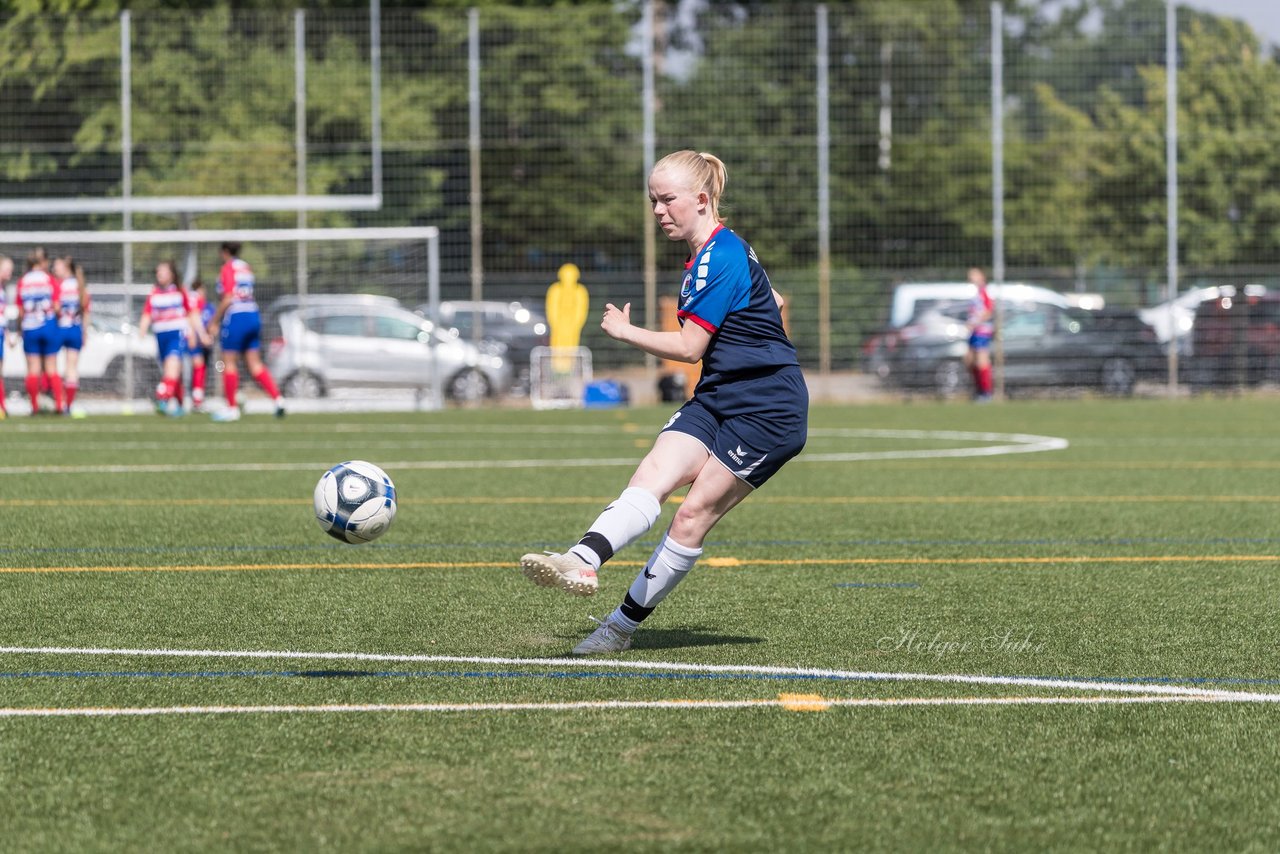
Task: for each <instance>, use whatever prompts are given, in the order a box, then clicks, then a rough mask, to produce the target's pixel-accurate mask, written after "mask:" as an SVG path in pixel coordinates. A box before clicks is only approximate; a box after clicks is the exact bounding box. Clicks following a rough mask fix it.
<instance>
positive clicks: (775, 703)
mask: <svg viewBox="0 0 1280 854" xmlns="http://www.w3.org/2000/svg"><path fill="white" fill-rule="evenodd" d="M1217 702H1240V701H1229V700H1220V699H1218V698H1215V697H1189V696H1172V697H1171V696H1166V695H1148V694H1144V695H1139V696H1136V697H906V698H902V699H896V700H895V699H887V698H885V699H881V698H848V699H836V698H823V699H822V701H821V705H822V706H824V707H835V706H846V707H855V706H861V707H868V706H871V707H876V706H1029V705H1035V706H1061V705H1122V704H1136V703H1217ZM793 705H794V701H792V700H783V699H777V700H774V699H761V700H580V701H576V702H570V703H362V704H349V705H348V704H332V705H319V706H283V705H281V706H140V707H127V706H126V707H118V708H112V707H94V706H90V707H81V708H74V707H73V708H50V709H41V708H10V709H5V708H0V718H69V717H84V718H103V717H150V716H155V715H228V714H240V715H244V714H296V713H312V714H314V713H342V712H526V711H527V712H564V711H581V710H591V709H600V710H613V709H758V708H790V707H792V706H793Z"/></svg>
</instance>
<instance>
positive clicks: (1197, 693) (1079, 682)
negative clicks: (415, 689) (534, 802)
mask: <svg viewBox="0 0 1280 854" xmlns="http://www.w3.org/2000/svg"><path fill="white" fill-rule="evenodd" d="M0 654H8V655H82V656H119V657H125V658H205V659H228V658H234V659H277V660H293V661H383V662H402V663H437V664H489V665H495V664H496V665H503V666H507V667H555V668H559V669H566V668H567V669H580V670H583V669H585V670H592V669H595V670H599V669H622V670H653V671H668V672H682V673H719V674H737V675H743V676H746V675H751V676H807V677H812V678H816V679H822V678H826V679H840V680H850V681H866V682H938V683H944V684H953V685H1000V686H1006V687H1020V688H1048V689H1057V690H1066V689H1069V690H1074V691H1086V692H1090V693H1096V694H1134V695H1148V696H1156V695H1159V696H1169V697H1191V698H1199V699H1202V700H1215V701H1219V702H1249V703H1280V694H1264V693H1259V692H1253V691H1226V690H1221V689H1216V688H1195V687H1191V686H1182V685H1145V684H1138V683H1133V682H1094V681H1089V680H1084V679H1062V678H1052V677H1043V676H984V675H979V674H963V673H894V672H883V671H862V670H830V669H824V668H816V667H781V666H773V665H755V664H740V665H739V664H694V663H689V662H677V661H638V660H635V659H571V658H501V657H496V656H465V655H414V654H396V653H371V652H297V651H288V650H211V649H204V650H199V649H110V648H102V647H56V646H46V647H19V646H5V647H0Z"/></svg>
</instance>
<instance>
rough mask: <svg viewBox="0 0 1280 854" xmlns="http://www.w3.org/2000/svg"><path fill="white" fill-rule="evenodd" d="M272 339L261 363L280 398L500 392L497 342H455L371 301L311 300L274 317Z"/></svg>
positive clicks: (463, 396) (506, 373)
mask: <svg viewBox="0 0 1280 854" xmlns="http://www.w3.org/2000/svg"><path fill="white" fill-rule="evenodd" d="M274 325H275V326H277V327H278V329H279V337H276V338H274V339H273V340H272V341H271V342H270V346H269V347H268V351H267V359H268V364H269V365H270V367H271V371H272V373H273V374H275V376H277V377H278V378H280V380H281V385H282V389H283V391H284V394H285V396H286V397H323V396H324V395H326V394H328V392H329V390H330V389H333V388H336V387H339V386H351V387H361V388H363V387H375V386H378V387H401V388H416V389H422V390H426V389H431V390H433V391H434V389H435V383H436V381H437V380H438V382H439V383H440V388H441V389H443V392H444V394H445V395H446V396H447V397H449V398H452V399H454V400H463V401H471V400H480V399H483V398H485V397H489V396H492V395H495V394H500V393H503V392H505V391H506V390H507V389H508V388H509V387H510V385H511V366H510V364H509V363H508V362H507V360H506V359H505V358H504V357H503V354H502V352H501V345H493V346H480V347H477V346H476V345H474V344H472V343H471V342H469V341H463V340H460V339H458V338H456V337H454V336H453V335H451V334H450V333H449V332H448V331H446V330H442V329H439V328H437V327H436V326H435V325H434V324H433V323H432V322H431V321H429V320H426V319H424V318H422V317H420V316H418V315H416V314H414V313H413V312H410V311H406V310H404V309H403V308H398V307H396V306H395V305H392V304H389V303H388V302H385V301H381V302H380V301H376V300H359V299H351V300H340V299H334V300H317V301H315V304H311V303H310V302H309V303H308V304H307V306H306V307H300V308H292V309H287V310H285V311H282V312H281V313H280V314H278V315H277V316H276V317H275V318H274Z"/></svg>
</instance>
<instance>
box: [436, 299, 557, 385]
mask: <svg viewBox="0 0 1280 854" xmlns="http://www.w3.org/2000/svg"><path fill="white" fill-rule="evenodd" d="M414 311H416V312H417V313H418V314H420V315H422V316H423V317H426V318H428V319H429V320H433V321H435V322H436V323H437V324H439V325H440V326H441V327H442V328H444V329H448V330H449V331H450V332H452V333H453V334H454V335H455V336H456V337H458V338H460V339H462V340H464V341H471V340H473V338H472V335H473V333H474V330H475V328H476V323H477V321H478V322H479V324H480V334H481V337H482V339H483V340H489V341H495V342H498V343H501V344H502V345H504V346H505V347H506V357H507V360H508V361H510V362H511V366H512V370H513V371H514V372H515V383H516V385H517V386H518V387H519V388H520V389H524V388H527V387H528V384H529V358H530V354H532V353H533V348H534V347H545V346H547V345H548V344H550V342H551V330H550V326H549V325H548V324H547V318H546V316H545V315H543V314H542V312H540V311H535V310H534V309H531V308H526V307H525V306H524V304H522V303H519V302H500V301H495V300H482V301H479V302H475V301H467V300H448V301H446V302H442V303H440V305H439V308H438V310H437V311H436V312H435V313H434V314H433V313H432V312H431V307H430V306H429V305H425V304H424V305H420V306H418V307H417V308H416V309H414Z"/></svg>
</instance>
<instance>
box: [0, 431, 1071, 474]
mask: <svg viewBox="0 0 1280 854" xmlns="http://www.w3.org/2000/svg"><path fill="white" fill-rule="evenodd" d="M809 435H811V436H834V437H856V438H868V439H920V440H927V439H942V440H946V441H959V442H997V443H1002V444H994V445H980V446H978V447H974V448H924V449H921V450H916V451H912V450H895V451H853V452H849V453H836V454H802V455H800V456H799V457H797V458H796V459H795V460H794V462H799V463H833V462H859V461H867V460H913V459H939V458H945V457H991V456H1000V455H1003V454H1034V453H1040V452H1043V451H1059V450H1062V449H1063V448H1066V447H1068V445H1069V443H1068V442H1067V440H1066V439H1062V438H1058V437H1055V436H1036V435H1033V434H1030V433H970V432H965V431H959V430H860V429H852V428H848V429H846V428H815V429H813V430H811V431H809ZM635 464H636V458H635V457H601V458H595V459H592V458H587V459H582V458H570V459H552V458H544V459H524V460H401V461H398V462H383V463H379V465H381V466H382V467H383V468H386V469H402V470H424V469H426V470H442V469H521V468H586V467H591V466H634V465H635ZM330 465H332V463H331V462H300V463H267V462H262V463H184V464H161V463H155V464H141V465H65V466H59V465H48V466H0V474H165V473H170V472H237V471H320V470H324V469H327V468H328V467H329V466H330Z"/></svg>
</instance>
